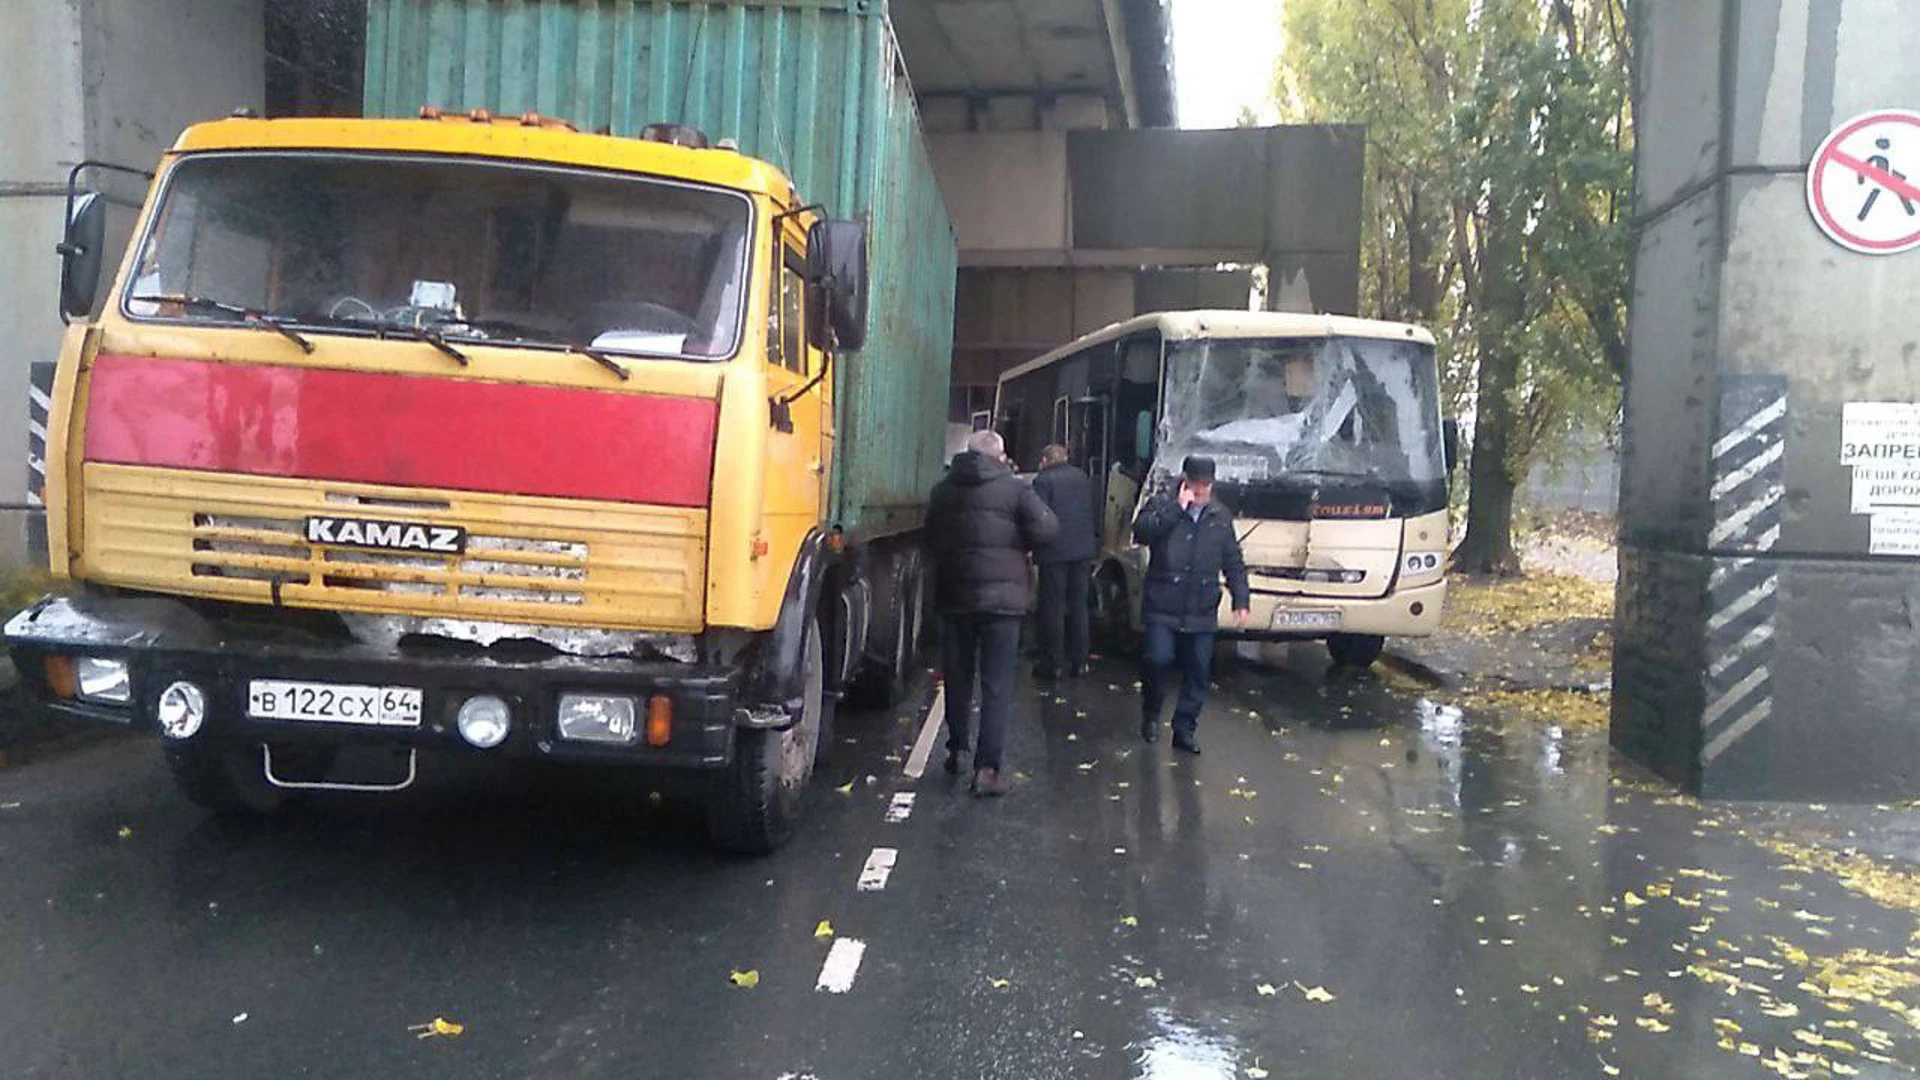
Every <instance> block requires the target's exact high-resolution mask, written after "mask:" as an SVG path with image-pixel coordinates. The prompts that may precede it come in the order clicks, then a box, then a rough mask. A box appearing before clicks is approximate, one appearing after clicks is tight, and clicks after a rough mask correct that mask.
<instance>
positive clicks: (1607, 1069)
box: [1600, 1058, 1620, 1076]
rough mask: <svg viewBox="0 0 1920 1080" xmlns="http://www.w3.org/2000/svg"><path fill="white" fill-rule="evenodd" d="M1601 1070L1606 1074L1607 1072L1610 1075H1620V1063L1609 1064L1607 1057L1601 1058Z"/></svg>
mask: <svg viewBox="0 0 1920 1080" xmlns="http://www.w3.org/2000/svg"><path fill="white" fill-rule="evenodd" d="M1600 1071H1601V1072H1603V1073H1605V1074H1607V1075H1608V1076H1619V1075H1620V1066H1618V1065H1609V1064H1607V1059H1606V1058H1601V1059H1600Z"/></svg>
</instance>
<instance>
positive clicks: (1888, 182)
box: [1807, 109, 1920, 255]
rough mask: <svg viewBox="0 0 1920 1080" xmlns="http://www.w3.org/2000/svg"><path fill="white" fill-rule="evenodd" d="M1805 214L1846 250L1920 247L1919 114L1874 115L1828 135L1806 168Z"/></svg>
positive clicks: (1881, 252)
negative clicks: (1806, 210) (1810, 212)
mask: <svg viewBox="0 0 1920 1080" xmlns="http://www.w3.org/2000/svg"><path fill="white" fill-rule="evenodd" d="M1807 207H1808V209H1810V210H1812V211H1813V220H1814V221H1816V222H1818V223H1819V225H1820V231H1822V232H1824V233H1826V234H1827V236H1828V237H1830V238H1831V239H1832V240H1833V242H1834V243H1836V244H1839V245H1840V246H1841V247H1844V248H1846V249H1847V250H1849V251H1857V252H1859V253H1861V254H1862V255H1896V254H1898V253H1900V252H1902V251H1907V250H1910V249H1912V248H1915V247H1920V112H1912V111H1910V110H1907V109H1876V110H1874V111H1873V112H1870V113H1862V114H1861V115H1859V116H1856V117H1854V118H1853V119H1851V120H1849V121H1847V122H1846V123H1844V124H1841V125H1840V126H1839V127H1837V128H1835V129H1834V131H1833V134H1831V135H1828V136H1827V137H1826V139H1825V140H1824V141H1823V142H1821V144H1820V149H1819V151H1818V152H1816V153H1815V154H1814V155H1813V162H1812V164H1810V165H1808V166H1807Z"/></svg>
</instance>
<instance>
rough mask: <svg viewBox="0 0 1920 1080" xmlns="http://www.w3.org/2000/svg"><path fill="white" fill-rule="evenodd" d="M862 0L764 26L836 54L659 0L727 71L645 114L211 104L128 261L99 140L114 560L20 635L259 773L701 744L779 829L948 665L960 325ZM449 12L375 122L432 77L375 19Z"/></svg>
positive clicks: (57, 551) (175, 161)
mask: <svg viewBox="0 0 1920 1080" xmlns="http://www.w3.org/2000/svg"><path fill="white" fill-rule="evenodd" d="M395 2H399V0H395ZM384 6H391V5H383V4H376V5H375V9H376V13H377V12H378V10H379V9H380V8H382V7H384ZM489 6H490V5H485V4H475V5H473V7H474V10H475V12H476V13H484V10H485V9H487V8H488V7H489ZM684 6H685V5H668V4H658V5H651V6H650V7H639V8H635V9H634V10H633V11H631V12H629V13H628V14H629V16H630V17H631V18H633V19H635V20H640V21H644V20H646V19H654V20H656V22H658V21H660V20H669V21H670V16H672V15H673V14H674V9H676V8H680V7H684ZM699 6H702V7H704V6H705V5H699ZM777 15H778V13H777V12H776V11H775V10H774V9H772V8H766V7H761V6H757V5H756V6H744V5H743V7H742V9H741V11H739V12H736V13H735V16H736V17H748V18H756V19H767V20H773V19H775V18H777ZM476 17H478V15H476ZM830 18H831V20H832V22H831V23H830V24H828V29H829V30H831V29H833V28H834V27H838V28H839V29H838V31H836V32H838V33H839V34H840V35H841V38H842V40H843V43H844V48H843V47H840V46H837V45H836V46H835V47H834V48H831V49H827V48H824V47H822V46H820V45H819V42H818V41H817V40H815V39H817V38H818V36H819V33H820V32H821V31H820V28H819V27H815V28H814V32H813V36H812V37H805V36H802V35H800V34H799V33H798V30H797V27H793V28H788V29H791V30H793V32H792V33H788V34H786V36H784V37H782V36H780V33H779V32H780V31H781V29H782V27H784V26H785V25H786V24H785V23H779V24H770V25H769V27H768V28H767V32H768V39H767V47H766V49H765V50H763V51H762V52H761V53H758V54H757V55H759V56H761V58H762V59H763V60H764V61H765V62H769V63H783V62H798V58H799V56H800V54H801V53H802V52H805V53H806V54H807V56H808V57H810V59H808V60H807V61H806V62H809V63H813V64H815V65H819V64H822V63H825V64H828V65H829V66H831V67H832V69H833V74H834V78H832V79H826V78H821V79H816V80H815V81H814V82H813V83H811V84H796V83H795V82H794V81H793V80H781V81H779V82H777V83H775V82H768V81H764V80H758V79H753V78H748V77H746V76H747V75H750V74H751V73H750V72H749V73H742V74H740V76H739V77H738V78H737V79H736V78H733V77H731V76H729V75H728V74H727V72H726V70H724V67H725V64H726V63H729V62H730V59H729V57H730V54H728V53H726V52H725V51H724V50H718V49H715V48H709V47H708V46H705V45H701V44H699V43H698V42H697V41H696V43H695V45H694V47H693V51H692V52H691V53H688V52H687V50H686V48H685V37H684V28H681V29H676V28H675V27H673V26H662V25H652V24H644V25H640V24H637V25H636V27H635V28H634V33H635V35H636V37H635V40H638V41H640V42H641V43H643V44H644V43H645V42H646V41H647V40H648V35H649V34H663V35H669V36H671V35H673V34H681V35H682V36H681V37H679V38H674V39H673V41H677V42H679V43H680V47H679V52H680V55H681V59H682V60H683V61H686V62H688V63H690V64H692V65H693V66H694V69H695V70H696V71H697V72H698V73H699V74H700V78H701V79H703V80H704V79H708V78H709V77H711V79H712V80H714V84H715V85H722V86H728V87H731V88H732V89H731V90H730V91H729V92H730V93H732V94H733V95H734V99H733V101H732V102H731V108H730V109H720V108H719V107H718V103H719V101H720V100H721V96H720V95H712V96H711V100H710V99H709V96H708V95H705V94H700V95H694V94H693V89H694V79H693V78H692V77H688V76H686V73H685V72H684V71H683V70H682V68H681V67H679V66H676V67H675V71H674V79H673V80H665V81H663V82H662V84H661V85H663V86H667V90H666V91H665V93H666V94H667V96H669V97H671V96H672V95H673V94H674V93H675V92H678V93H680V94H681V97H679V98H678V99H677V100H671V101H669V100H660V101H656V102H654V103H653V107H654V108H656V109H657V112H656V113H655V115H661V116H667V117H670V118H672V119H673V120H674V121H675V122H673V123H661V124H651V125H648V126H646V127H644V128H643V129H641V130H640V131H639V132H638V137H615V136H612V135H607V134H586V133H582V132H580V131H577V130H574V128H573V126H572V125H571V124H566V123H561V122H558V121H555V120H551V119H548V118H545V117H543V116H541V115H538V114H535V113H529V112H516V111H506V110H507V109H510V108H511V106H512V104H513V103H512V102H511V101H508V100H505V98H506V97H507V96H509V95H511V94H512V93H513V92H514V86H515V83H514V81H513V80H512V79H510V78H504V77H503V78H497V79H492V80H490V81H489V82H488V83H487V86H488V87H489V88H490V89H489V91H488V92H490V93H493V94H495V95H500V97H501V99H500V100H494V101H492V102H491V103H492V104H493V105H494V106H495V109H498V110H500V111H495V109H488V108H479V107H475V108H463V109H460V110H458V111H453V110H449V111H439V110H436V109H432V108H427V109H420V110H418V114H417V115H415V116H412V117H409V118H387V119H354V120H316V119H301V120H281V119H253V118H233V119H223V120H218V121H215V122H211V123H205V124H200V125H197V126H194V127H192V128H189V129H188V130H187V131H186V132H185V133H183V134H182V135H181V136H180V137H179V140H178V142H177V143H176V144H175V145H174V146H173V148H172V150H171V151H170V152H168V153H167V154H166V155H165V157H164V159H163V160H162V161H161V162H160V163H159V166H158V170H157V172H156V174H155V175H154V177H153V179H152V182H151V188H150V192H149V194H148V197H147V199H146V201H145V205H144V207H143V209H142V210H141V212H140V215H139V219H138V222H137V224H136V226H135V228H134V233H133V239H132V242H131V243H130V244H129V245H128V248H127V252H126V255H125V258H124V261H123V262H122V264H121V266H120V268H119V272H118V274H117V277H115V278H114V279H113V280H112V282H111V283H110V285H108V286H107V287H105V288H96V287H95V285H94V283H93V282H94V276H93V275H94V273H95V267H93V266H90V265H89V264H90V263H97V262H98V261H99V259H100V253H101V248H102V246H103V233H104V230H103V226H102V220H101V214H102V211H103V209H104V204H103V203H101V202H100V201H99V200H97V199H94V198H92V197H90V196H89V194H88V193H87V192H86V191H85V190H84V188H85V183H84V181H85V179H86V176H87V173H86V171H85V169H84V168H83V169H82V170H78V171H77V173H76V177H77V178H76V183H75V187H74V191H73V196H74V197H73V199H72V200H71V201H72V203H73V206H72V210H71V212H70V214H69V230H68V236H67V239H66V242H65V243H64V244H63V245H62V253H63V255H64V258H65V262H66V265H65V275H64V278H63V290H62V292H63V297H62V302H63V307H64V308H65V313H66V315H67V317H68V318H69V319H70V320H71V325H70V327H69V330H68V332H67V335H66V337H65V341H64V345H63V349H62V354H61V356H60V360H59V365H58V371H57V376H56V381H55V388H54V394H53V407H52V410H51V418H50V423H49V437H48V462H47V476H48V488H47V500H46V501H47V527H48V534H49V548H50V552H51V561H52V570H53V572H54V573H55V574H56V575H57V576H60V577H63V578H70V579H72V581H73V582H74V583H75V588H74V589H73V590H72V591H71V593H70V594H69V595H66V596H63V597H58V598H50V599H47V600H45V601H42V602H41V603H39V604H37V605H35V606H34V607H32V608H30V609H29V610H27V611H25V612H23V613H21V614H20V615H18V616H17V617H16V618H14V619H13V620H12V621H11V622H10V623H9V624H8V625H7V628H6V633H7V638H8V643H9V645H10V647H11V649H12V651H13V655H14V658H15V661H16V663H17V664H18V665H19V667H20V669H21V671H22V672H23V673H24V674H25V682H26V685H27V688H28V690H29V691H30V693H31V694H32V695H33V697H34V698H35V699H36V701H37V702H39V703H41V704H42V705H44V706H45V707H46V708H48V709H51V710H53V711H54V712H56V713H59V714H62V715H64V716H69V717H75V718H85V719H90V720H97V721H106V722H109V723H114V724H119V725H124V726H128V727H132V728H135V729H139V730H142V731H148V732H152V733H154V734H155V735H156V736H157V737H158V739H159V741H160V743H161V745H162V747H163V749H164V752H165V756H166V760H167V762H168V763H169V765H170V766H171V767H172V770H173V772H174V775H175V776H176V777H177V779H178V781H179V784H180V786H181V788H182V789H183V790H184V791H185V792H186V794H187V795H188V796H189V797H191V798H193V799H194V800H196V801H198V802H200V803H202V804H204V805H206V806H208V807H212V808H215V809H218V810H223V811H245V812H263V811H267V810H271V809H273V808H274V807H276V806H277V805H279V804H280V803H281V801H282V800H283V799H284V798H285V797H286V796H287V795H288V793H289V792H294V791H299V790H302V789H311V788H323V789H351V790H359V791H381V790H393V789H399V788H404V787H406V786H407V785H409V784H411V783H412V782H413V781H414V779H415V777H416V776H417V775H418V774H419V772H420V771H421V770H422V769H426V768H430V767H431V765H432V763H433V762H434V761H435V760H436V757H435V755H436V754H451V753H464V754H472V755H491V756H500V757H515V758H522V759H540V760H547V761H553V762H575V763H580V764H582V765H602V766H620V767H629V768H633V769H637V770H674V771H677V772H680V773H682V774H685V775H683V777H682V779H686V778H687V777H691V778H692V779H693V781H694V782H695V784H696V785H697V786H698V787H699V789H700V790H701V791H702V792H703V793H704V797H705V800H706V802H705V805H706V811H707V817H708V821H709V826H710V831H711V833H712V835H713V837H714V839H715V840H716V841H717V842H718V843H720V844H722V845H724V846H726V847H730V848H735V849H743V850H752V851H764V850H768V849H771V848H773V847H775V846H777V845H779V844H780V843H781V842H783V841H784V840H785V839H786V838H787V837H788V836H789V835H790V833H791V831H792V829H793V827H794V823H795V819H796V815H797V814H798V812H799V808H800V805H801V792H802V789H803V788H804V786H805V785H806V783H807V781H808V779H809V777H810V775H811V772H812V770H813V766H814V763H815V758H816V755H817V754H819V753H821V752H822V751H823V750H824V749H825V748H826V746H827V744H828V741H829V736H828V732H829V728H830V725H831V721H832V718H833V715H834V706H835V704H836V702H837V701H838V700H839V699H840V698H841V697H842V696H843V695H845V694H847V693H854V692H864V693H866V694H867V695H868V696H870V697H872V698H876V699H880V700H883V701H884V700H888V699H891V698H893V697H896V696H898V695H899V694H900V693H901V692H902V690H903V688H904V687H905V685H906V684H907V682H908V680H909V678H910V676H911V675H912V673H913V671H914V666H915V655H916V652H917V649H918V644H919V638H920V626H921V617H922V610H921V596H922V593H923V588H922V584H921V582H922V576H923V575H922V567H921V562H920V558H919V555H918V529H919V526H920V522H921V510H922V505H923V502H924V499H925V495H926V493H927V491H928V489H929V488H930V487H931V486H932V484H933V483H934V482H935V481H936V480H937V479H938V473H939V468H940V451H941V445H940V441H941V434H942V430H943V424H942V421H943V414H944V411H945V402H946V390H947V383H948V368H949V363H950V359H949V358H950V354H951V337H952V303H953V287H954V263H955V248H954V239H953V234H952V229H951V226H950V224H949V222H948V218H947V216H946V212H945V209H944V207H943V205H942V203H941V201H940V196H939V193H938V190H937V188H936V187H935V185H934V180H933V176H932V173H931V168H930V165H929V162H928V159H927V156H926V153H925V149H924V145H923V142H922V140H921V137H920V133H919V128H918V123H917V118H916V116H915V114H914V108H913V101H912V96H911V92H910V90H909V88H908V87H907V85H906V83H905V79H904V76H903V75H902V74H901V73H900V72H901V69H900V66H899V64H898V58H897V55H896V52H895V46H894V44H893V39H892V35H891V33H890V31H889V30H888V28H887V26H886V24H885V21H884V17H883V16H879V15H864V14H859V13H855V12H851V11H849V12H842V13H830ZM423 32H424V31H423ZM543 40H546V39H543ZM552 40H556V41H571V42H573V43H574V45H575V47H577V48H579V49H582V50H588V49H596V48H597V46H595V45H594V44H593V43H592V42H591V41H588V40H585V39H584V38H581V37H579V36H578V35H576V36H575V37H573V38H566V37H564V36H563V37H560V38H555V39H552ZM431 44H432V43H430V42H429V43H425V44H424V45H422V44H420V43H410V42H406V41H391V40H387V39H385V38H382V37H380V36H379V35H376V36H375V37H374V39H373V40H371V41H370V44H369V48H370V50H372V54H371V55H370V59H369V67H370V71H372V70H373V69H374V67H376V66H379V67H380V69H381V71H383V72H384V73H385V76H384V81H377V82H376V81H370V83H369V91H368V93H369V107H368V110H367V111H368V113H369V114H370V115H379V114H381V113H387V114H389V115H390V114H392V113H397V112H399V111H400V109H399V106H398V105H397V104H394V99H395V98H396V97H397V96H398V95H402V94H407V93H411V92H413V91H414V90H419V91H421V92H424V91H425V90H427V89H430V88H427V87H410V86H408V85H404V80H398V81H396V77H394V76H392V71H393V64H391V63H383V61H382V59H381V54H382V50H390V51H392V52H393V53H394V54H396V55H401V54H404V55H408V56H414V55H422V54H430V53H431V52H432V49H431V48H430V47H429V46H431ZM544 47H546V46H543V48H544ZM555 47H558V46H555ZM782 49H785V50H789V52H790V54H791V55H787V54H783V53H781V51H780V50H782ZM551 59H553V58H551V57H548V58H545V59H542V58H538V57H533V58H528V59H527V60H526V61H525V62H527V63H529V64H545V63H547V61H548V60H551ZM541 70H545V68H544V67H542V68H541ZM565 70H569V71H572V70H576V69H575V68H572V67H567V68H565ZM578 70H582V71H585V70H588V69H587V68H585V67H582V68H580V69H578ZM496 74H498V73H497V72H496ZM584 77H585V76H583V78H584ZM683 77H685V83H686V85H685V88H684V89H683V88H682V86H681V85H680V83H679V82H678V80H681V79H682V78H683ZM776 87H784V88H785V92H784V95H783V96H778V97H759V96H758V95H762V94H768V95H771V94H774V93H775V92H776ZM443 89H444V88H443ZM456 89H461V90H466V91H468V92H473V93H479V91H476V90H474V89H473V88H472V87H459V88H456ZM741 95H745V99H744V100H746V102H747V105H749V106H751V108H745V107H743V106H742V105H741V101H742V100H743V99H742V97H741ZM482 96H484V95H482ZM580 101H581V103H582V104H581V107H582V108H583V109H586V110H587V111H588V112H597V111H599V110H598V106H594V105H592V104H590V103H587V102H586V99H585V98H584V97H582V98H581V99H580ZM703 102H705V103H706V104H704V105H703ZM629 104H631V102H629ZM643 104H644V102H643ZM703 110H704V111H703ZM588 119H589V120H593V119H599V117H589V118H588ZM613 120H614V121H616V122H617V123H618V124H619V126H622V127H625V126H628V125H627V121H626V119H625V118H620V117H615V118H613ZM710 136H711V138H712V140H713V141H711V142H710V139H709V137H710ZM735 138H737V139H738V140H739V142H738V143H736V142H734V141H733V140H734V139H735ZM740 144H745V145H746V146H747V149H748V150H753V151H757V152H758V153H760V154H761V155H762V156H760V157H755V156H750V155H749V153H747V152H743V150H741V149H739V148H737V146H738V145H740ZM349 747H353V748H356V749H354V750H353V752H352V753H342V751H343V750H344V749H346V748H349Z"/></svg>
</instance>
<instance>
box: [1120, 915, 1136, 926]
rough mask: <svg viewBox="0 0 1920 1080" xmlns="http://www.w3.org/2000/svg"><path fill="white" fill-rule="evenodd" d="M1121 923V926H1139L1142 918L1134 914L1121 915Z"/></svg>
mask: <svg viewBox="0 0 1920 1080" xmlns="http://www.w3.org/2000/svg"><path fill="white" fill-rule="evenodd" d="M1120 925H1121V926H1139V925H1140V920H1139V918H1137V917H1136V916H1133V915H1122V916H1120Z"/></svg>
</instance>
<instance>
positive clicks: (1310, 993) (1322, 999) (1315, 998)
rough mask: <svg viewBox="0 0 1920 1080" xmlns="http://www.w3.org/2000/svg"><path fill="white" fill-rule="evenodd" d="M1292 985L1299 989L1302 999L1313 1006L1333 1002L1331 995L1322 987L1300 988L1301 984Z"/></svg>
mask: <svg viewBox="0 0 1920 1080" xmlns="http://www.w3.org/2000/svg"><path fill="white" fill-rule="evenodd" d="M1293 985H1294V986H1296V987H1299V989H1300V994H1301V996H1302V997H1304V998H1306V999H1307V1000H1308V1001H1311V1002H1314V1003H1315V1004H1318V1005H1325V1004H1326V1003H1327V1002H1329V1001H1332V1000H1333V995H1332V994H1330V993H1328V992H1327V988H1326V987H1324V986H1301V984H1299V983H1297V982H1296V983H1294V984H1293Z"/></svg>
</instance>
